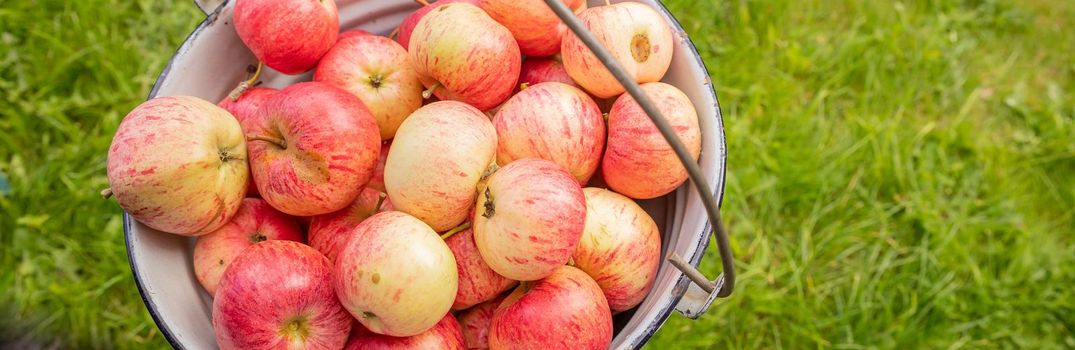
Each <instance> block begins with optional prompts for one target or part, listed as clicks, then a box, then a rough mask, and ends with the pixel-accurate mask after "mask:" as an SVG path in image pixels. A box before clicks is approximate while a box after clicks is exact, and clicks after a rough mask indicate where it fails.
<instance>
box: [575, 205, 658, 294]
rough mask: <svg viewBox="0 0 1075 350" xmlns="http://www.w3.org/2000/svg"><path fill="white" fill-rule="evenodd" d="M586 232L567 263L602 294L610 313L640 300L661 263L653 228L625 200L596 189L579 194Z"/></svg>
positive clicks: (654, 225) (646, 217)
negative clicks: (583, 198)
mask: <svg viewBox="0 0 1075 350" xmlns="http://www.w3.org/2000/svg"><path fill="white" fill-rule="evenodd" d="M582 191H583V193H585V194H586V229H585V230H584V231H583V232H582V239H581V240H579V247H578V250H576V251H575V255H574V256H573V260H574V262H575V266H576V267H578V268H579V269H580V270H582V271H584V272H586V274H588V275H590V277H593V279H594V281H596V282H597V285H599V286H601V291H602V292H604V293H605V299H606V300H608V306H609V308H611V309H612V313H619V312H623V311H626V310H628V309H630V308H633V307H635V306H636V305H638V304H639V303H641V302H642V299H645V298H646V294H648V293H649V289H650V286H652V285H653V280H654V278H656V277H657V265H659V264H660V262H661V233H660V232H659V231H658V230H657V223H655V222H653V218H651V217H650V216H649V214H648V213H646V211H645V210H643V209H642V207H640V206H638V204H637V203H635V202H634V201H633V200H631V199H630V198H627V197H624V196H623V195H621V194H619V193H616V192H612V191H609V190H606V189H601V188H592V187H588V188H584V189H583V190H582Z"/></svg>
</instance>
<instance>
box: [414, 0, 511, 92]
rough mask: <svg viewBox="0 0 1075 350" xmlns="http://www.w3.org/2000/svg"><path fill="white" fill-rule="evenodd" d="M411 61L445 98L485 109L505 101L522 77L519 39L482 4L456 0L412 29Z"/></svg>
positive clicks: (427, 16)
mask: <svg viewBox="0 0 1075 350" xmlns="http://www.w3.org/2000/svg"><path fill="white" fill-rule="evenodd" d="M408 48H409V50H410V54H411V63H413V64H414V69H415V70H416V71H417V72H418V77H419V79H421V80H422V84H423V85H425V86H426V87H427V88H429V89H430V90H432V91H433V93H434V94H435V95H437V98H439V99H440V100H455V101H463V102H466V103H467V104H470V105H472V106H474V107H476V108H478V109H480V110H483V111H485V110H489V109H492V108H493V107H496V106H497V105H500V103H501V102H504V100H505V99H507V98H508V97H509V96H511V93H512V92H513V91H514V90H515V84H516V82H517V81H519V66H520V65H521V64H522V56H521V55H520V54H519V45H518V44H516V43H515V39H514V38H512V37H511V32H509V31H508V30H507V29H506V28H504V26H501V25H500V24H499V23H497V22H496V21H494V20H493V19H492V18H489V15H487V14H485V11H482V9H481V8H479V7H477V6H474V5H471V4H468V3H464V2H456V3H450V4H444V5H441V6H438V7H437V9H436V11H430V12H429V13H427V14H426V15H425V16H423V17H422V20H420V21H418V25H417V26H415V27H414V31H413V32H412V33H411V38H410V45H409V46H408Z"/></svg>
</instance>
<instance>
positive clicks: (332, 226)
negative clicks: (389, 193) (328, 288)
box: [307, 187, 384, 263]
mask: <svg viewBox="0 0 1075 350" xmlns="http://www.w3.org/2000/svg"><path fill="white" fill-rule="evenodd" d="M382 199H384V194H382V193H381V191H378V190H375V189H372V188H369V187H367V188H364V189H363V190H362V193H360V194H359V195H358V198H356V199H355V202H354V203H351V205H349V206H347V208H343V209H341V210H338V211H335V212H332V213H328V214H322V215H318V216H314V217H313V219H312V220H310V229H309V231H307V232H308V233H307V235H308V236H309V237H308V239H309V241H310V246H311V247H313V248H314V249H317V251H319V252H321V254H325V256H326V257H328V260H329V261H331V262H333V263H335V262H336V257H337V256H339V254H340V250H342V249H343V247H344V246H346V245H347V241H349V240H351V238H352V237H354V233H355V227H357V226H358V224H360V223H362V221H363V220H366V219H367V218H369V217H370V216H373V214H377V212H378V211H379V210H380V208H379V207H380V204H381V201H382Z"/></svg>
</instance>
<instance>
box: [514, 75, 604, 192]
mask: <svg viewBox="0 0 1075 350" xmlns="http://www.w3.org/2000/svg"><path fill="white" fill-rule="evenodd" d="M493 125H494V126H495V127H496V136H497V148H496V160H497V164H500V165H506V164H510V163H511V162H512V161H515V160H517V159H523V158H541V159H545V160H549V161H552V162H554V163H556V164H558V165H560V166H562V167H563V168H564V169H566V170H567V171H568V172H569V173H571V176H574V177H575V179H576V180H577V181H578V182H579V183H580V184H585V183H586V181H588V180H589V179H590V176H592V175H593V173H594V171H595V170H597V165H598V164H600V163H601V151H602V150H604V148H605V120H604V118H603V117H602V116H601V111H600V110H599V109H598V108H597V104H596V103H594V101H593V99H591V98H590V96H589V95H587V94H586V93H585V92H583V91H582V90H579V89H577V88H574V87H571V86H570V85H567V84H562V83H555V82H549V83H540V84H537V85H533V86H530V87H529V88H527V89H526V90H523V91H521V92H519V93H518V94H516V95H515V96H512V98H511V99H508V101H507V102H504V105H503V106H500V110H499V111H497V113H496V116H495V117H493Z"/></svg>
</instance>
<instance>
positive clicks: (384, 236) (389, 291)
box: [334, 211, 459, 337]
mask: <svg viewBox="0 0 1075 350" xmlns="http://www.w3.org/2000/svg"><path fill="white" fill-rule="evenodd" d="M355 231H356V232H355V233H354V238H353V239H351V240H350V241H348V242H347V245H346V246H345V247H344V248H343V250H342V251H340V255H339V256H337V257H336V266H335V274H334V276H335V278H334V285H335V288H336V294H337V295H338V296H339V298H340V301H342V302H343V306H344V307H345V308H346V309H347V310H348V311H350V312H351V315H354V317H355V318H356V319H358V322H360V323H362V325H363V326H365V327H366V328H367V329H369V330H370V331H373V332H374V333H377V334H384V335H389V336H393V337H409V336H413V335H418V334H421V333H422V332H425V331H427V330H429V329H430V328H432V327H433V326H434V325H436V324H437V322H438V321H440V319H441V318H442V317H443V316H444V314H446V313H448V310H449V309H451V307H452V302H453V301H454V300H455V293H456V289H457V288H458V283H459V282H458V281H459V273H458V272H457V270H456V267H455V266H456V265H455V258H454V257H453V256H452V250H451V249H448V246H447V245H446V244H444V240H442V239H441V238H440V236H438V235H437V233H436V232H435V231H433V229H432V228H430V227H429V225H426V224H425V223H423V222H422V221H421V220H418V219H417V218H415V217H413V216H410V215H408V214H406V213H402V212H398V211H389V212H382V213H378V214H376V215H374V216H371V217H370V218H369V219H366V221H363V222H362V223H361V224H359V225H358V227H356V228H355Z"/></svg>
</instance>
